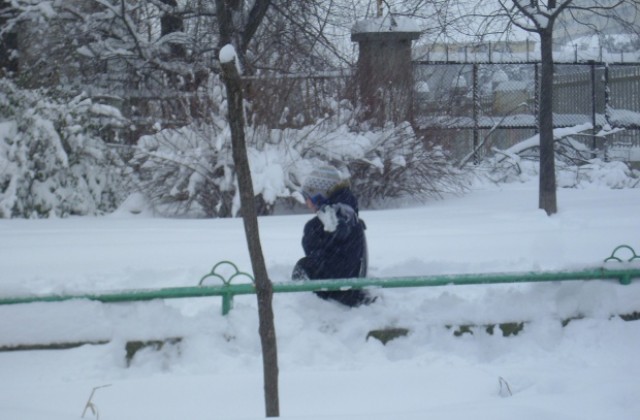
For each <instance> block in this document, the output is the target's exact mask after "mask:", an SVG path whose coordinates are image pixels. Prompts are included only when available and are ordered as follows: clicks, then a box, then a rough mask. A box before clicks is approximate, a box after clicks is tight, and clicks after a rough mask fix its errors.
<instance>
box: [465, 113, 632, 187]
mask: <svg viewBox="0 0 640 420" xmlns="http://www.w3.org/2000/svg"><path fill="white" fill-rule="evenodd" d="M589 130H591V125H590V124H581V125H577V126H575V127H565V128H558V129H555V130H554V136H555V137H556V142H555V145H554V146H555V152H556V153H555V156H556V162H555V168H556V183H557V185H558V187H560V188H580V187H582V186H585V185H600V186H602V187H605V188H640V171H637V170H634V169H632V168H630V167H629V165H627V164H626V163H624V162H620V161H611V162H607V161H605V160H603V159H601V158H600V157H594V154H595V155H602V154H603V153H602V151H598V150H593V149H592V148H591V147H588V146H586V145H585V144H584V142H582V141H580V140H578V139H579V138H580V135H579V133H582V132H585V131H589ZM611 132H614V131H611ZM605 135H606V133H605ZM539 142H540V140H539V137H538V135H535V136H533V137H530V138H528V139H524V140H523V141H521V142H519V143H517V144H515V145H513V146H512V147H510V148H508V149H506V150H498V149H495V148H494V152H495V154H494V155H493V156H490V157H488V158H486V159H485V160H483V161H482V162H481V164H480V166H479V167H478V169H479V170H480V171H486V172H483V173H484V175H485V176H486V177H487V178H488V179H489V180H491V181H493V182H496V183H499V182H514V181H526V180H529V179H530V178H532V177H536V176H538V174H539V170H540V168H539V161H540V151H539ZM479 173H481V172H479Z"/></svg>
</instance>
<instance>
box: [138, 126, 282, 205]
mask: <svg viewBox="0 0 640 420" xmlns="http://www.w3.org/2000/svg"><path fill="white" fill-rule="evenodd" d="M267 137H268V133H266V132H263V131H261V130H258V131H255V130H252V129H250V128H247V133H246V138H247V139H248V140H247V142H248V143H249V144H248V147H247V149H248V158H249V165H250V167H251V172H252V179H253V188H254V193H255V194H256V202H257V205H258V212H259V214H268V213H270V212H271V211H272V209H273V205H274V204H275V202H276V199H277V198H279V197H288V196H289V195H290V190H289V189H288V188H287V187H286V185H285V170H284V169H283V165H282V161H283V160H284V159H288V158H287V157H286V156H287V155H290V154H288V153H287V151H286V150H285V149H281V148H278V147H276V146H275V145H271V144H267V143H265V142H264V141H256V140H255V139H264V138H267ZM130 164H131V166H132V169H133V177H134V179H135V182H136V184H137V186H138V188H139V189H140V191H141V192H143V193H144V194H145V196H146V197H147V199H148V200H149V201H150V204H151V205H152V206H153V208H154V209H155V211H156V212H157V213H159V214H162V215H167V216H169V215H170V216H192V217H232V216H236V215H237V214H238V212H239V210H240V208H239V206H240V197H239V195H238V191H237V181H236V176H235V169H234V162H233V157H232V153H231V134H230V131H229V126H228V125H227V123H226V121H225V120H223V119H222V118H219V117H218V118H217V119H215V120H214V121H213V122H212V123H211V124H200V125H198V124H191V125H188V126H185V127H182V128H178V129H165V130H161V131H159V132H158V133H156V134H153V135H148V136H144V137H142V138H141V139H140V141H139V142H138V146H137V147H136V149H135V154H134V157H133V159H132V160H131V162H130Z"/></svg>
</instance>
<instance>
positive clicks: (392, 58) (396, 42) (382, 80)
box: [351, 15, 420, 126]
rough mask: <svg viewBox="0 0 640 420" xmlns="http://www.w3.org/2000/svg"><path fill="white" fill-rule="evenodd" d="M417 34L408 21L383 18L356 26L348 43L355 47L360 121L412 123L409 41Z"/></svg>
mask: <svg viewBox="0 0 640 420" xmlns="http://www.w3.org/2000/svg"><path fill="white" fill-rule="evenodd" d="M419 37H420V30H419V29H418V27H417V25H416V24H415V23H414V22H413V21H411V20H410V19H407V18H403V17H400V16H397V17H393V16H391V15H387V16H384V17H380V18H375V19H367V20H362V21H359V22H357V23H356V24H355V25H354V26H353V28H352V30H351V40H352V41H353V42H357V43H358V46H359V56H358V68H357V72H356V77H357V80H358V88H359V91H360V101H361V104H362V105H364V107H365V114H364V118H365V119H367V120H371V121H372V122H373V123H374V124H376V125H380V126H381V125H383V124H384V123H385V122H387V121H392V122H394V123H396V124H397V123H400V122H402V121H412V119H413V115H412V108H413V107H412V102H413V67H412V65H411V41H414V40H416V39H418V38H419Z"/></svg>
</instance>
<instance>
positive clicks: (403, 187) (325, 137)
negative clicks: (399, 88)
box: [299, 123, 465, 206]
mask: <svg viewBox="0 0 640 420" xmlns="http://www.w3.org/2000/svg"><path fill="white" fill-rule="evenodd" d="M311 138H313V140H310V139H311ZM299 148H300V149H301V152H300V153H301V155H303V156H308V157H317V158H319V159H321V160H324V161H328V162H332V163H334V164H338V165H340V164H342V165H344V166H346V167H347V168H348V170H349V172H350V175H351V179H352V185H353V187H354V190H355V191H356V193H357V195H358V197H359V199H360V201H361V203H362V205H363V206H369V205H372V204H375V203H378V202H382V201H384V200H389V199H397V198H407V197H411V198H416V199H424V198H429V197H439V196H440V195H441V194H442V193H447V192H453V193H459V192H463V191H464V190H465V178H464V176H463V173H462V172H461V171H459V170H457V169H455V168H454V167H453V166H452V165H451V164H450V159H449V158H448V157H447V155H446V153H445V151H444V150H442V148H440V147H437V146H436V147H432V146H430V145H428V144H426V143H425V141H424V139H422V138H420V137H418V136H416V134H415V132H414V131H413V128H412V127H411V125H410V124H409V123H403V124H399V125H397V126H394V125H392V124H389V125H387V126H385V127H384V128H383V129H375V130H367V131H357V130H353V129H351V128H349V127H347V126H345V125H342V126H340V127H337V128H335V129H333V130H331V131H329V132H327V133H322V132H319V133H317V134H316V135H313V136H312V135H308V136H306V138H305V139H304V141H302V142H301V144H300V145H299Z"/></svg>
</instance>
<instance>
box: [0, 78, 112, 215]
mask: <svg viewBox="0 0 640 420" xmlns="http://www.w3.org/2000/svg"><path fill="white" fill-rule="evenodd" d="M119 119H120V117H119V113H118V112H117V110H115V109H113V108H111V107H106V106H102V105H99V104H94V103H93V102H92V101H91V99H89V98H86V97H84V96H82V95H80V96H77V97H75V98H72V99H70V100H67V99H64V98H59V99H54V98H51V97H47V96H46V95H45V94H44V93H43V92H39V91H30V90H21V89H19V88H18V87H17V86H16V85H15V84H13V83H12V82H10V81H8V80H4V79H0V217H2V218H8V217H25V218H32V217H51V216H58V217H64V216H68V215H89V214H91V215H95V214H100V213H104V212H108V211H111V210H113V209H115V207H116V205H117V204H118V201H119V199H120V196H119V192H118V191H120V190H121V182H120V177H121V176H120V169H118V167H117V165H116V166H114V165H113V164H114V163H116V162H117V161H118V159H117V156H116V154H115V153H114V152H113V151H111V150H110V149H108V148H107V146H106V145H105V143H104V141H103V140H102V139H101V138H100V132H101V129H102V128H103V127H104V126H106V125H107V122H113V121H115V120H119Z"/></svg>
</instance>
